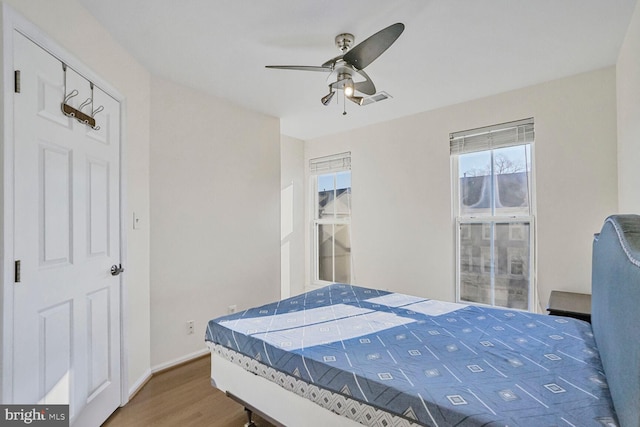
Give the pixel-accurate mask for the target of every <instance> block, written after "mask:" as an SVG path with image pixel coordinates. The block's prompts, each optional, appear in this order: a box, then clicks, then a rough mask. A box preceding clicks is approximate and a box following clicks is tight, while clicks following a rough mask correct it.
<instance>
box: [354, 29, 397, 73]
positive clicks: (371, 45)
mask: <svg viewBox="0 0 640 427" xmlns="http://www.w3.org/2000/svg"><path fill="white" fill-rule="evenodd" d="M403 31H404V24H402V23H400V22H398V23H396V24H393V25H390V26H388V27H387V28H384V29H382V30H380V31H378V32H377V33H375V34H374V35H372V36H371V37H369V38H368V39H366V40H364V41H362V42H361V43H360V44H358V45H356V46H354V47H352V48H351V49H350V50H349V51H348V52H347V53H345V54H344V56H343V57H342V59H343V60H344V61H345V62H347V63H349V64H351V65H352V66H353V67H354V68H355V69H357V70H362V69H363V68H365V67H366V66H367V65H369V64H371V63H372V62H373V61H375V59H376V58H377V57H378V56H380V55H382V53H383V52H384V51H385V50H387V49H389V46H391V45H392V44H393V42H395V41H396V40H397V39H398V37H400V34H402V32H403Z"/></svg>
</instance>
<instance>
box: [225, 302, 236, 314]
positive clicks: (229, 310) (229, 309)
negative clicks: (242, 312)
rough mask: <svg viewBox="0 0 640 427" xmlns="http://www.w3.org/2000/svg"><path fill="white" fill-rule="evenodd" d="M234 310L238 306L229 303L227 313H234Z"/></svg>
mask: <svg viewBox="0 0 640 427" xmlns="http://www.w3.org/2000/svg"><path fill="white" fill-rule="evenodd" d="M236 310H238V306H237V305H235V304H233V305H230V306H229V308H227V312H228V313H229V314H231V313H235V312H236Z"/></svg>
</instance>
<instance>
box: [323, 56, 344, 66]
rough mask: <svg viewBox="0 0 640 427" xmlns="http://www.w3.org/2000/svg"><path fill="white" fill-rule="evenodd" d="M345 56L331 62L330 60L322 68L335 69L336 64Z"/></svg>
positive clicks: (332, 59)
mask: <svg viewBox="0 0 640 427" xmlns="http://www.w3.org/2000/svg"><path fill="white" fill-rule="evenodd" d="M343 56H344V55H338V56H336V57H335V58H331V59H330V60H328V61H327V62H325V63H324V64H322V66H323V67H331V68H332V69H333V67H334V66H335V65H336V62H338V61H340V60H341V59H342V57H343Z"/></svg>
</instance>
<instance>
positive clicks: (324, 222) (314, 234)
mask: <svg viewBox="0 0 640 427" xmlns="http://www.w3.org/2000/svg"><path fill="white" fill-rule="evenodd" d="M324 159H329V161H331V162H332V163H334V164H335V163H336V159H346V161H344V162H342V165H340V166H337V167H336V166H333V165H332V166H331V167H328V168H324V169H317V170H314V169H313V166H312V164H313V162H314V161H316V160H317V161H320V162H323V160H324ZM327 162H328V161H327ZM309 163H310V165H311V167H310V172H309V192H310V194H311V197H309V198H308V200H309V204H310V207H309V208H310V210H309V212H310V215H309V216H310V226H311V246H312V247H311V277H310V281H311V284H312V285H315V286H326V285H329V284H331V283H335V280H334V281H327V280H321V279H320V246H319V243H320V232H319V230H320V227H321V226H328V225H332V226H334V227H335V226H336V225H346V226H347V227H349V244H350V245H351V217H352V209H351V205H350V209H349V213H348V215H341V216H336V215H335V214H334V215H333V216H332V217H330V218H319V212H318V206H319V194H318V178H319V177H320V176H323V175H329V174H333V175H334V178H333V179H334V189H335V187H336V181H337V179H336V176H337V174H339V173H343V172H349V174H350V175H351V177H350V180H351V178H352V177H353V174H352V172H351V153H350V152H347V153H341V154H335V155H331V156H326V157H323V158H318V159H311V160H310V161H309ZM352 189H353V183H352V182H351V186H350V187H349V192H350V194H352ZM349 199H350V201H351V197H350V198H349ZM334 212H335V211H334ZM333 235H334V236H335V233H334V234H333ZM335 256H336V254H335V244H334V245H332V259H333V272H332V277H333V278H334V279H335V278H336V270H335V268H336V267H335V266H336V263H335V259H336V258H335ZM349 281H350V282H351V283H353V259H352V255H351V253H350V256H349Z"/></svg>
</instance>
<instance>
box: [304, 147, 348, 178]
mask: <svg viewBox="0 0 640 427" xmlns="http://www.w3.org/2000/svg"><path fill="white" fill-rule="evenodd" d="M309 170H310V171H311V173H312V174H323V173H329V172H339V171H346V170H351V152H350V151H347V152H346V153H339V154H332V155H330V156H324V157H317V158H315V159H310V160H309Z"/></svg>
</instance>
